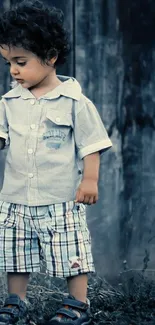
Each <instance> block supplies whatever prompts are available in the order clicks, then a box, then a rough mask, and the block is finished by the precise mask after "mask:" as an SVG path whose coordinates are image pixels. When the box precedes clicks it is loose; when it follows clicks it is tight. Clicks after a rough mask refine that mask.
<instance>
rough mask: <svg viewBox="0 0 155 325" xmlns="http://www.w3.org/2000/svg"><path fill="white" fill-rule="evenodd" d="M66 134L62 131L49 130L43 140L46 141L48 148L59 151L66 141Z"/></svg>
mask: <svg viewBox="0 0 155 325" xmlns="http://www.w3.org/2000/svg"><path fill="white" fill-rule="evenodd" d="M65 138H66V134H65V133H64V132H62V131H61V130H49V131H48V132H45V133H44V134H43V140H45V141H46V147H48V148H54V149H59V148H60V146H61V144H62V143H63V142H64V141H65Z"/></svg>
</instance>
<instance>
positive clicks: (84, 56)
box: [75, 0, 122, 274]
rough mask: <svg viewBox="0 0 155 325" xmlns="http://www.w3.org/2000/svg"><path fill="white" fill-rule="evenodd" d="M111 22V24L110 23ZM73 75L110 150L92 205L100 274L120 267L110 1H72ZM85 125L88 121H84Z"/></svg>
mask: <svg viewBox="0 0 155 325" xmlns="http://www.w3.org/2000/svg"><path fill="white" fill-rule="evenodd" d="M109 21H110V22H111V23H109ZM75 35H76V77H77V79H78V80H79V81H80V82H81V84H82V86H83V91H84V92H85V94H86V95H87V96H88V97H89V98H90V99H92V100H93V102H94V103H95V104H96V106H97V108H98V110H99V112H100V115H101V117H102V119H103V121H104V123H105V126H106V128H107V130H108V132H109V135H110V136H111V138H112V141H113V145H114V148H113V150H110V151H109V152H107V153H105V155H103V158H102V163H101V172H100V186H99V187H100V200H99V203H98V204H97V205H96V206H95V207H94V208H93V209H92V208H91V209H90V216H89V218H88V222H89V224H90V229H91V232H92V240H93V251H94V258H95V262H96V266H97V271H98V272H100V273H102V274H103V273H104V274H106V273H109V272H112V273H117V269H118V267H119V264H120V261H119V218H120V210H121V204H120V202H119V196H120V191H121V188H122V174H121V172H120V171H121V169H122V161H121V137H120V135H119V133H118V130H117V127H116V118H117V116H116V106H117V103H118V87H119V82H120V80H121V76H122V66H121V65H120V63H121V60H120V53H119V42H118V31H117V12H116V4H115V2H114V1H110V4H109V2H108V1H100V0H90V1H89V2H88V1H87V0H79V1H78V2H77V3H76V24H75ZM88 123H89V121H88Z"/></svg>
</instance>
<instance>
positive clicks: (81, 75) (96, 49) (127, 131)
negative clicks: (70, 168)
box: [0, 0, 155, 275]
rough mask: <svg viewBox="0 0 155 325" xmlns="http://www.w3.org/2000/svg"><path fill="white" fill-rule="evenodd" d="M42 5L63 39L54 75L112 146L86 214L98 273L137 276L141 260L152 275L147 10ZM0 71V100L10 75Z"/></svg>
mask: <svg viewBox="0 0 155 325" xmlns="http://www.w3.org/2000/svg"><path fill="white" fill-rule="evenodd" d="M1 1H2V2H3V3H2V2H1V4H0V6H1V7H3V6H9V0H7V1H6V0H1ZM10 1H11V2H12V3H15V2H17V1H18V0H10ZM46 1H47V2H48V3H49V4H50V5H54V6H58V7H59V8H60V9H62V10H63V11H64V15H65V24H66V27H67V29H68V30H69V32H70V40H71V44H72V52H71V54H70V57H69V60H68V62H67V63H66V64H65V65H64V67H61V68H60V69H59V70H58V73H61V74H65V75H70V76H74V77H76V78H77V80H78V81H79V82H80V83H81V85H82V88H83V92H84V94H85V95H86V96H88V97H89V98H90V99H91V100H93V102H94V103H95V104H96V106H97V108H98V111H99V113H100V115H101V118H102V119H103V121H104V123H105V126H106V128H107V131H108V133H109V136H110V137H111V140H112V142H113V148H112V149H111V150H110V151H108V152H106V153H105V154H104V155H103V157H102V160H101V169H100V183H99V189H100V199H99V202H98V203H97V205H96V206H94V207H92V208H89V210H88V223H89V226H90V230H91V233H92V243H93V252H94V260H95V263H96V268H97V271H98V272H99V273H100V274H102V275H103V274H106V275H107V274H110V275H117V274H118V272H119V271H120V270H121V269H122V267H123V261H124V260H127V264H128V265H129V267H133V268H142V267H143V259H144V257H145V256H146V255H147V256H148V255H149V258H150V262H149V263H150V264H149V265H148V267H150V269H153V270H154V268H155V257H154V248H155V247H154V246H155V245H154V237H155V229H154V221H155V213H154V206H155V204H154V195H155V181H154V172H155V153H154V152H155V150H154V102H155V99H154V88H155V80H154V69H155V68H154V67H155V59H154V58H155V55H154V46H153V44H152V43H151V42H149V43H148V39H149V40H153V33H152V34H151V35H152V36H150V33H151V26H152V25H151V23H152V21H153V18H154V17H153V14H152V13H153V12H154V2H153V1H149V2H147V1H144V0H141V1H139V0H136V1H129V0H124V1H121V0H118V1H114V0H89V1H88V0H59V1H57V0H46ZM146 2H147V4H146ZM143 21H144V23H142V22H143ZM148 26H150V27H148ZM140 31H141V33H140ZM142 34H143V35H145V37H142ZM151 37H152V38H151ZM133 40H134V42H133ZM146 44H147V46H146ZM0 67H1V69H0V81H1V82H0V93H3V92H4V91H6V90H7V89H9V75H8V71H7V70H6V68H5V67H3V65H2V63H1V62H0ZM1 170H3V168H2V167H1ZM1 173H2V172H1Z"/></svg>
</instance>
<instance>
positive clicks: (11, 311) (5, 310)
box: [0, 307, 17, 316]
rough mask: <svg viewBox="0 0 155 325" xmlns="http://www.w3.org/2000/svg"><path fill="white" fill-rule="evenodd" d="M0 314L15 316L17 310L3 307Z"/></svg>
mask: <svg viewBox="0 0 155 325" xmlns="http://www.w3.org/2000/svg"><path fill="white" fill-rule="evenodd" d="M0 314H8V315H11V316H15V315H17V310H15V309H13V308H7V307H3V308H1V309H0Z"/></svg>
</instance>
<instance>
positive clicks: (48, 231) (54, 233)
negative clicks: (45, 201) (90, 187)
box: [0, 201, 94, 277]
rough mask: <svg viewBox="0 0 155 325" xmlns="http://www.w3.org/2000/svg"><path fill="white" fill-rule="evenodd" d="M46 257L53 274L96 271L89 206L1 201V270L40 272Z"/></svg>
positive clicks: (50, 271) (62, 275) (47, 266)
mask: <svg viewBox="0 0 155 325" xmlns="http://www.w3.org/2000/svg"><path fill="white" fill-rule="evenodd" d="M42 258H43V259H44V261H45V263H46V268H47V272H48V273H49V275H51V276H56V277H70V276H75V275H78V274H82V273H88V272H94V264H93V259H92V253H91V238H90V233H89V230H88V228H87V223H86V213H85V206H84V205H83V204H75V203H74V202H73V201H71V202H65V203H60V204H52V205H48V206H38V207H28V206H23V205H19V204H13V203H7V202H2V201H0V271H1V272H40V260H41V259H42Z"/></svg>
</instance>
